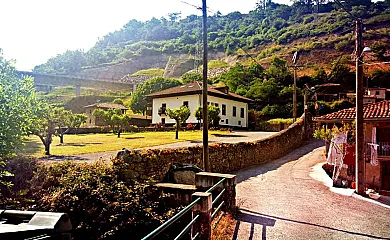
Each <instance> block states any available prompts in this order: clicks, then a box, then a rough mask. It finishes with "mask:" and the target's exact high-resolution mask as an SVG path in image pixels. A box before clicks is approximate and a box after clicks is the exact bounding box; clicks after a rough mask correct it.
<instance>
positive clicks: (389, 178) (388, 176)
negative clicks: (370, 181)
mask: <svg viewBox="0 0 390 240" xmlns="http://www.w3.org/2000/svg"><path fill="white" fill-rule="evenodd" d="M382 190H386V191H390V161H387V162H382Z"/></svg>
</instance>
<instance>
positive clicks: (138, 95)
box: [130, 77, 181, 114]
mask: <svg viewBox="0 0 390 240" xmlns="http://www.w3.org/2000/svg"><path fill="white" fill-rule="evenodd" d="M179 85H181V83H180V81H179V80H176V79H169V78H162V77H156V78H152V79H149V80H147V81H145V82H143V83H141V84H140V85H139V86H138V87H137V89H136V90H135V91H134V93H133V95H132V97H131V104H130V108H131V109H132V110H133V112H135V113H142V114H145V111H146V105H147V100H146V96H147V95H148V94H151V93H154V92H157V91H161V90H165V89H167V88H171V87H176V86H179Z"/></svg>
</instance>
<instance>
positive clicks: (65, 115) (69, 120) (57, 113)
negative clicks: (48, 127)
mask: <svg viewBox="0 0 390 240" xmlns="http://www.w3.org/2000/svg"><path fill="white" fill-rule="evenodd" d="M87 118H88V117H87V116H86V115H85V114H73V113H72V111H69V110H65V108H62V107H61V108H54V109H53V120H52V121H53V122H54V124H55V125H56V127H57V131H56V135H58V137H59V138H60V143H64V135H65V134H66V133H67V132H69V130H70V129H71V128H79V127H80V126H81V124H83V123H85V122H86V121H87Z"/></svg>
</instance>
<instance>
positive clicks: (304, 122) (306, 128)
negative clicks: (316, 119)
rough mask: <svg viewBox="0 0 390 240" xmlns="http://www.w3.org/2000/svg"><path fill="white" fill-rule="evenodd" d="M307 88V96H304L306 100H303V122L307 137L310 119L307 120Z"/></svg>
mask: <svg viewBox="0 0 390 240" xmlns="http://www.w3.org/2000/svg"><path fill="white" fill-rule="evenodd" d="M307 91H308V89H307V86H305V95H304V100H303V108H304V121H303V130H304V132H305V137H306V136H307V130H308V123H309V121H308V119H307V108H308V106H307Z"/></svg>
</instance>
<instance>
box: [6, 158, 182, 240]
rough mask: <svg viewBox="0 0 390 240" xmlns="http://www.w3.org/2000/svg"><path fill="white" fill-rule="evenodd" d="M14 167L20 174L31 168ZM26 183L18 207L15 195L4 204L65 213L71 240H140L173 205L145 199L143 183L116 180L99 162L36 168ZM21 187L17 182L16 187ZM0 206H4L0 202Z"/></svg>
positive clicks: (159, 199) (163, 200) (172, 210)
mask: <svg viewBox="0 0 390 240" xmlns="http://www.w3.org/2000/svg"><path fill="white" fill-rule="evenodd" d="M21 163H22V162H20V163H19V164H16V165H15V164H10V165H12V166H17V168H18V169H21V170H23V171H21V172H19V173H17V172H15V174H16V176H18V175H20V176H22V175H21V174H23V172H24V173H25V172H26V171H25V169H27V170H28V171H27V172H28V173H29V174H31V173H32V170H33V169H30V168H25V167H22V164H21ZM26 176H27V177H31V180H26V179H25V180H26V181H27V183H28V185H25V186H27V187H28V189H24V192H25V195H24V196H23V199H26V198H29V199H30V203H32V204H29V203H28V202H25V203H23V204H22V202H20V201H19V200H20V199H22V198H21V197H18V196H17V195H16V194H15V195H14V196H13V199H12V201H10V199H11V198H8V200H9V201H8V204H7V206H10V205H12V206H13V207H16V205H17V203H18V204H19V205H18V206H19V208H24V209H27V210H34V211H56V212H66V213H68V215H69V217H70V219H71V221H72V226H73V229H74V232H73V235H74V237H75V239H81V238H83V239H107V238H118V237H119V236H126V235H127V236H132V238H134V239H140V238H141V237H143V236H145V235H146V234H147V233H149V232H151V231H152V230H153V229H154V228H156V227H157V226H159V225H160V224H161V223H162V222H163V221H165V220H167V219H169V218H170V217H172V215H173V214H174V213H175V212H176V208H175V207H178V206H174V208H170V207H168V203H171V201H168V200H169V195H163V196H160V197H158V196H156V197H151V196H150V195H148V194H147V188H148V186H149V185H148V184H147V183H138V182H132V183H130V184H125V183H124V182H122V181H120V180H119V178H118V174H117V171H116V169H113V168H112V167H111V166H109V165H108V164H107V163H105V162H96V163H93V164H90V163H75V162H70V161H65V162H61V163H55V164H47V165H42V166H39V167H38V168H37V169H36V170H35V172H34V173H33V174H32V175H26ZM18 185H19V186H23V184H18ZM3 204H4V202H3Z"/></svg>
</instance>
